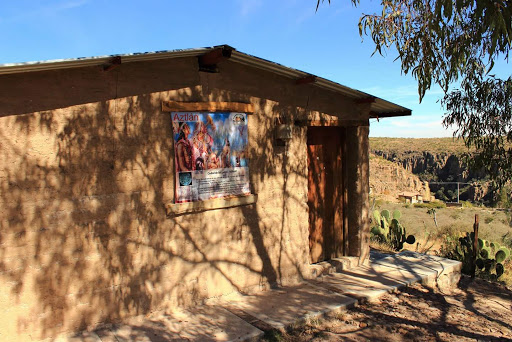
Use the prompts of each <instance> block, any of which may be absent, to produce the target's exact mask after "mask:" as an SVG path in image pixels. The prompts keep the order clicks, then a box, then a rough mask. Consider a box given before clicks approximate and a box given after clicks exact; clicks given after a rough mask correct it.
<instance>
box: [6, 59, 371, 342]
mask: <svg viewBox="0 0 512 342" xmlns="http://www.w3.org/2000/svg"><path fill="white" fill-rule="evenodd" d="M0 91H2V92H3V96H4V95H5V98H6V99H8V100H7V101H6V102H5V103H2V105H1V106H2V108H0V113H1V114H0V189H1V194H0V225H1V227H0V307H2V310H0V340H29V339H30V338H36V339H37V338H46V337H50V336H54V335H55V334H58V333H60V332H63V331H73V330H79V329H84V328H86V327H90V326H93V325H95V324H97V323H101V322H112V321H117V320H119V319H121V318H123V317H126V316H132V315H138V314H145V313H148V312H149V311H151V310H159V309H166V308H168V307H174V306H184V305H191V304H193V303H195V302H198V301H200V300H202V299H204V298H209V297H214V296H220V295H223V294H227V293H230V292H232V291H255V290H260V289H264V288H268V287H269V286H271V285H274V284H276V283H277V284H279V283H283V282H293V281H297V280H299V279H301V278H302V277H307V276H309V275H308V270H309V269H308V265H309V251H308V214H307V156H306V129H307V128H306V127H299V126H295V127H294V132H293V139H292V140H291V141H290V142H289V144H288V146H287V147H286V148H284V147H276V146H274V144H273V127H274V122H275V117H276V116H283V117H286V118H287V119H289V120H290V122H294V120H306V119H314V120H323V119H333V118H341V119H347V120H363V122H364V119H365V113H363V112H361V111H358V110H357V107H356V106H354V105H353V103H352V102H351V101H348V100H347V99H344V98H342V97H340V96H339V95H336V94H333V93H330V92H328V91H323V90H319V89H317V88H315V87H313V86H311V85H302V86H296V85H295V84H294V83H293V82H291V81H290V80H289V79H286V78H284V77H281V76H277V75H274V74H271V73H265V72H262V71H257V70H253V69H251V68H249V67H245V66H242V65H239V64H236V63H231V62H225V63H224V64H222V65H221V72H220V73H219V74H204V73H199V72H198V71H197V60H196V59H195V58H189V59H176V60H165V61H154V62H144V63H142V62H140V63H129V64H126V65H124V64H123V65H121V66H120V67H118V68H116V69H114V70H112V71H109V72H104V71H102V69H101V67H88V68H80V69H69V70H60V71H48V72H35V73H30V74H16V75H5V76H0ZM167 100H175V101H238V102H249V103H252V104H253V105H254V108H255V112H254V114H252V115H251V116H250V117H249V149H250V165H249V167H250V178H251V187H252V190H253V192H254V193H256V194H257V195H258V200H257V202H256V203H255V204H252V205H247V206H242V207H235V208H229V209H218V210H211V211H205V212H201V213H194V214H185V215H179V216H174V217H168V216H167V215H166V211H165V209H164V204H165V203H169V202H171V201H172V200H173V193H174V162H173V158H174V156H173V144H172V127H171V120H170V114H169V113H163V112H162V111H161V102H162V101H167ZM323 113H329V115H328V114H323ZM331 115H332V116H331ZM366 119H367V117H366ZM353 129H354V128H352V130H353ZM365 134H366V138H365ZM355 137H356V138H357V139H359V140H358V142H360V141H362V142H363V143H365V142H364V139H367V131H366V133H365V132H364V129H363V132H362V133H357V134H355ZM361 139H362V140H361ZM363 150H364V151H366V149H365V148H363ZM361 158H362V159H361ZM350 160H352V161H351V163H359V162H361V161H362V162H367V159H366V161H365V159H364V153H363V156H359V157H357V158H355V159H350ZM358 172H359V171H358ZM366 173H367V171H366ZM360 176H364V177H367V176H365V174H364V171H363V173H358V174H357V177H360ZM351 177H354V176H351ZM366 182H367V181H366ZM358 184H359V183H358ZM361 184H362V185H361V186H362V188H361V187H359V188H354V189H352V190H351V191H357V192H361V191H366V188H365V187H364V186H365V185H364V184H365V183H364V181H363V183H361ZM354 196H356V195H354ZM356 197H357V196H356ZM365 200H367V199H364V198H363V199H361V201H365ZM356 207H357V208H356ZM363 207H364V203H362V202H357V203H355V204H354V205H352V207H349V208H351V209H349V210H356V211H357V210H358V211H359V212H360V211H361V210H362V209H361V208H363ZM358 208H359V209H358ZM354 213H355V212H354ZM354 215H356V216H357V215H358V214H357V213H355V214H354ZM356 216H354V217H356ZM354 220H355V221H354ZM352 221H354V222H352V223H351V225H352V228H351V230H353V231H357V230H358V228H357V227H356V226H357V225H358V224H364V222H363V223H361V222H357V219H356V218H353V219H352ZM356 243H360V241H359V240H357V241H356ZM353 248H355V249H357V251H356V253H357V255H360V251H359V249H358V248H357V247H353Z"/></svg>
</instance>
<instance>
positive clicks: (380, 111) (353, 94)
mask: <svg viewBox="0 0 512 342" xmlns="http://www.w3.org/2000/svg"><path fill="white" fill-rule="evenodd" d="M215 49H229V50H231V57H230V60H231V61H233V62H236V63H240V64H245V65H248V66H251V67H255V68H259V69H263V70H266V71H270V72H273V73H276V74H279V75H282V76H285V77H289V78H291V79H295V80H297V79H300V78H304V77H308V76H313V77H315V82H314V85H315V86H318V87H320V88H324V89H329V90H331V91H334V92H337V93H340V94H342V95H344V96H347V97H349V98H352V99H354V100H356V101H361V102H368V103H371V116H372V117H392V116H405V115H411V110H410V109H408V108H405V107H402V106H399V105H397V104H395V103H392V102H389V101H386V100H384V99H381V98H378V97H375V96H372V95H370V94H367V93H365V92H362V91H359V90H356V89H352V88H350V87H347V86H344V85H341V84H339V83H336V82H333V81H330V80H328V79H325V78H322V77H318V76H315V75H312V74H310V73H307V72H304V71H300V70H297V69H293V68H289V67H286V66H284V65H281V64H279V63H275V62H271V61H268V60H266V59H263V58H259V57H255V56H252V55H249V54H246V53H243V52H240V51H237V50H236V49H234V48H232V47H230V46H229V45H219V46H213V47H205V48H196V49H184V50H167V51H155V52H144V53H132V54H123V55H109V56H99V57H82V58H74V59H59V60H51V61H41V62H27V63H13V64H0V75H2V74H14V73H24V72H34V71H44V70H56V69H66V68H77V67H82V66H94V65H102V64H106V63H109V62H110V61H111V60H112V58H113V57H121V59H122V63H130V62H139V61H149V60H158V59H168V58H180V57H195V56H201V55H204V54H205V53H207V52H210V51H212V50H215Z"/></svg>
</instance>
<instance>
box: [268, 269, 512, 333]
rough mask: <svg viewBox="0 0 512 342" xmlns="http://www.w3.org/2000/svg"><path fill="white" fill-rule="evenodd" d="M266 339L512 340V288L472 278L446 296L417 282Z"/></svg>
mask: <svg viewBox="0 0 512 342" xmlns="http://www.w3.org/2000/svg"><path fill="white" fill-rule="evenodd" d="M267 340H280V341H512V290H511V289H508V288H506V287H505V286H502V285H500V284H495V283H489V282H486V281H483V280H479V279H476V280H474V281H471V279H470V278H468V277H463V278H462V279H461V282H460V284H459V287H458V288H455V289H453V290H450V291H444V292H441V291H440V290H438V289H434V290H433V289H429V288H426V287H423V286H421V285H417V284H416V285H412V286H410V287H407V288H405V289H403V290H401V291H398V292H397V293H391V294H387V295H385V296H383V297H381V298H380V299H379V300H378V302H375V303H365V304H361V305H359V306H358V307H356V308H353V309H351V310H349V311H345V312H341V313H338V314H334V315H331V316H329V317H326V318H321V319H315V320H312V321H310V322H308V323H305V324H303V325H301V326H297V327H295V328H294V329H290V330H289V331H288V332H287V333H285V334H283V335H282V336H271V337H270V338H269V339H267Z"/></svg>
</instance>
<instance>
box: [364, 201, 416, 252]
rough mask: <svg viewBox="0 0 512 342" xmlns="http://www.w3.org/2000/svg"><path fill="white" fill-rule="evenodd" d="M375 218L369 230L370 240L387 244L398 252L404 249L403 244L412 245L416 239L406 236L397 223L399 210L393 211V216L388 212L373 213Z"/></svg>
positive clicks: (403, 229) (399, 215)
mask: <svg viewBox="0 0 512 342" xmlns="http://www.w3.org/2000/svg"><path fill="white" fill-rule="evenodd" d="M373 217H374V218H375V221H376V222H374V226H373V227H372V228H371V233H372V238H373V239H375V240H377V241H379V242H384V243H387V244H389V245H390V246H392V247H393V249H395V250H397V251H399V250H401V249H402V248H403V247H404V243H408V244H413V243H415V242H416V239H415V237H414V236H413V235H409V236H407V234H406V230H405V227H404V226H402V225H401V224H400V222H399V219H400V218H401V217H402V213H401V212H400V211H399V210H395V211H393V215H391V213H390V212H389V210H382V211H381V212H379V211H378V210H375V211H374V212H373Z"/></svg>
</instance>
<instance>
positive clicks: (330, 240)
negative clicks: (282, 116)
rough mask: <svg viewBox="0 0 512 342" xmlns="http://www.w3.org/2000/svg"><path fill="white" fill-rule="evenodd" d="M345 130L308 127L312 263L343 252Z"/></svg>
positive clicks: (310, 247)
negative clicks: (343, 155)
mask: <svg viewBox="0 0 512 342" xmlns="http://www.w3.org/2000/svg"><path fill="white" fill-rule="evenodd" d="M343 137H344V134H343V130H342V129H341V128H340V127H308V141H307V147H308V206H309V251H310V257H311V262H312V263H316V262H320V261H324V260H329V259H331V258H333V257H337V256H341V255H343V254H344V250H343V241H344V238H343V197H344V192H343V173H342V147H343Z"/></svg>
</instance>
